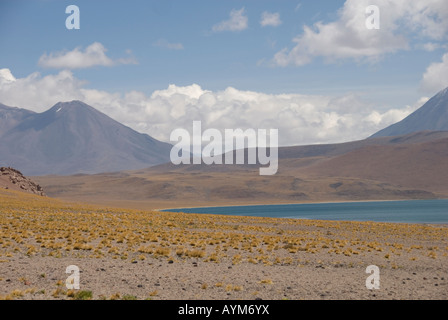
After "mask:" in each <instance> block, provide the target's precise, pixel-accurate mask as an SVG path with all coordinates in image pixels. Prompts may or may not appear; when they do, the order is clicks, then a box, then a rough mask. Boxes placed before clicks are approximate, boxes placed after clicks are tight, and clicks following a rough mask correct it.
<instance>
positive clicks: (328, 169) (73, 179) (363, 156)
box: [0, 88, 448, 209]
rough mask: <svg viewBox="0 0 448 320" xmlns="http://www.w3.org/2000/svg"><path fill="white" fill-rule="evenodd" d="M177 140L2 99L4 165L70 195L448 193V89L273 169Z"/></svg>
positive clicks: (49, 190) (378, 196)
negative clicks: (381, 125) (180, 150)
mask: <svg viewBox="0 0 448 320" xmlns="http://www.w3.org/2000/svg"><path fill="white" fill-rule="evenodd" d="M171 147H172V146H171V145H170V144H167V143H163V142H160V141H157V140H155V139H153V138H151V137H150V136H148V135H146V134H140V133H138V132H136V131H134V130H132V129H130V128H128V127H126V126H124V125H122V124H120V123H118V122H116V121H115V120H113V119H111V118H109V117H108V116H106V115H104V114H102V113H101V112H99V111H97V110H95V109H94V108H92V107H90V106H88V105H86V104H84V103H82V102H80V101H72V102H66V103H58V104H56V105H55V106H53V107H52V108H51V109H49V110H48V111H46V112H43V113H34V112H32V111H28V110H25V109H20V108H11V107H7V106H4V105H0V165H2V166H12V167H16V168H17V169H19V170H21V171H22V172H24V173H25V174H27V175H35V176H36V177H34V179H35V180H36V181H37V182H38V183H39V184H40V185H41V186H42V187H43V188H44V190H45V192H46V194H48V195H49V196H53V197H58V198H62V199H66V200H77V201H85V202H90V203H95V204H107V205H115V206H120V207H136V208H145V209H147V208H162V207H164V208H170V207H171V208H172V207H176V206H177V205H180V206H182V207H185V206H204V205H205V206H207V205H228V204H229V201H230V203H232V204H260V203H272V204H273V203H291V202H316V201H348V200H385V199H390V200H392V199H432V198H446V197H448V183H447V181H448V88H447V89H445V90H442V91H441V92H439V93H438V94H437V95H436V96H434V97H433V98H431V99H430V100H428V102H426V103H425V104H424V105H423V106H422V107H421V108H420V109H418V110H417V111H415V112H414V113H412V114H410V115H409V116H408V117H406V118H405V119H403V120H402V121H400V122H398V123H397V124H394V125H392V126H390V127H388V128H385V129H383V130H381V131H379V132H378V133H376V134H374V135H372V136H371V137H369V138H367V139H364V140H359V141H352V142H346V143H339V144H324V145H309V146H291V147H280V148H279V150H278V155H279V170H278V172H277V174H276V175H274V176H269V177H266V176H260V175H259V173H258V167H259V165H205V164H201V165H179V166H175V165H173V164H171V163H170V161H169V153H170V150H171ZM246 154H247V150H246ZM79 173H85V174H82V175H80V174H79ZM92 173H95V174H94V175H92ZM50 174H51V176H50ZM123 190H126V192H123Z"/></svg>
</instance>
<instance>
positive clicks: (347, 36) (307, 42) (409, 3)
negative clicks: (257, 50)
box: [273, 0, 448, 66]
mask: <svg viewBox="0 0 448 320" xmlns="http://www.w3.org/2000/svg"><path fill="white" fill-rule="evenodd" d="M369 5H376V6H378V8H379V9H380V21H381V24H380V25H381V27H380V29H379V30H376V29H373V30H370V29H368V28H366V19H367V17H368V16H369V14H366V8H367V7H368V6H369ZM447 31H448V3H447V2H446V1H445V0H375V1H371V0H347V1H346V2H345V3H344V6H343V7H342V8H341V9H340V10H339V12H338V19H337V20H336V21H333V22H329V23H322V22H317V23H316V24H314V25H313V26H307V25H305V26H304V27H303V33H302V34H301V35H299V36H297V37H295V38H294V39H293V42H294V43H295V45H294V47H293V48H292V49H289V48H284V49H282V50H281V51H279V52H277V53H276V54H275V56H274V59H273V60H274V63H275V64H277V65H280V66H286V65H296V66H302V65H304V64H307V63H310V62H311V61H312V60H313V59H314V58H315V57H323V58H324V59H326V60H327V61H329V62H332V61H335V60H340V59H355V60H365V61H376V60H377V59H380V58H381V57H382V56H383V55H385V54H388V53H394V52H397V51H399V50H407V49H409V46H410V44H409V38H410V37H414V38H416V39H422V38H423V39H429V40H433V41H444V40H446V38H447ZM434 45H435V43H433V44H432V46H434Z"/></svg>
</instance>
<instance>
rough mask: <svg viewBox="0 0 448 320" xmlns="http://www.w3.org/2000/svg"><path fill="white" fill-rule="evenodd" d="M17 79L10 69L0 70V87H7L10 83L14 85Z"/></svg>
mask: <svg viewBox="0 0 448 320" xmlns="http://www.w3.org/2000/svg"><path fill="white" fill-rule="evenodd" d="M14 81H16V78H15V77H14V76H13V75H12V73H11V70H9V69H0V85H5V84H8V83H13V82H14Z"/></svg>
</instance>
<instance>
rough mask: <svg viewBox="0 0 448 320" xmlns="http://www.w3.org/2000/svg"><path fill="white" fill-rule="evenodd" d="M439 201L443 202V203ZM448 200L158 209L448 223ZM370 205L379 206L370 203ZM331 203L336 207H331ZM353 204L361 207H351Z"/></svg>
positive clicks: (342, 219) (387, 221)
mask: <svg viewBox="0 0 448 320" xmlns="http://www.w3.org/2000/svg"><path fill="white" fill-rule="evenodd" d="M438 201H443V202H442V205H441V204H440V203H439V202H438ZM447 201H448V199H431V200H427V199H425V200H367V201H325V202H318V203H310V202H308V203H290V204H262V205H231V206H203V207H190V208H188V207H187V208H170V209H163V210H157V211H161V212H184V213H198V214H211V215H229V216H250V217H271V218H282V219H299V220H332V221H372V222H385V223H412V224H422V225H431V224H432V225H447V224H448V217H447V214H448V211H447V210H445V208H448V203H447V204H446V207H445V203H444V202H447ZM388 203H393V205H390V206H389V205H388ZM360 204H366V206H364V205H362V206H359V205H360ZM368 204H378V205H375V206H368ZM328 205H335V206H334V207H329V206H328ZM344 205H345V207H344ZM351 205H353V206H355V205H358V206H355V207H351ZM341 206H342V207H341ZM268 207H269V208H268ZM272 208H274V209H272ZM196 209H197V210H196ZM277 209H278V210H277Z"/></svg>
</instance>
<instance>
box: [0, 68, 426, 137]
mask: <svg viewBox="0 0 448 320" xmlns="http://www.w3.org/2000/svg"><path fill="white" fill-rule="evenodd" d="M6 70H7V69H6ZM11 76H12V74H11ZM11 76H10V72H9V70H7V71H5V69H3V70H0V97H1V101H0V102H1V103H3V104H6V105H10V106H18V107H23V108H27V109H31V110H34V111H37V112H42V111H45V110H47V109H48V108H50V107H51V106H53V105H54V104H56V103H57V102H59V101H70V100H74V99H76V100H81V101H84V102H86V103H87V104H89V105H91V106H93V107H94V108H96V109H98V110H100V111H102V112H104V113H105V114H107V115H109V116H110V117H112V118H113V119H115V120H117V121H120V122H122V123H124V124H125V125H128V126H129V127H131V128H133V129H135V130H137V131H139V132H144V133H147V134H149V135H151V136H153V137H154V138H157V139H160V140H163V141H168V142H169V137H170V134H171V132H172V131H173V130H174V129H177V128H184V129H187V130H188V131H190V132H191V130H192V123H193V121H195V120H200V121H202V128H203V130H205V129H207V128H216V129H218V130H222V131H223V130H224V129H237V128H241V129H248V128H253V129H278V130H279V143H280V145H300V144H312V143H330V142H343V141H350V140H354V139H363V138H366V137H368V136H370V135H371V134H373V133H374V132H376V131H378V130H379V129H382V128H384V127H386V126H388V125H390V124H392V123H395V122H397V121H399V120H401V119H403V118H404V117H405V116H407V115H408V114H409V113H411V112H412V111H414V110H415V109H416V106H406V107H404V108H401V109H392V110H388V111H380V110H377V109H375V108H374V107H373V105H372V104H371V103H368V102H366V101H364V100H363V99H362V97H361V96H359V95H357V94H346V95H341V96H319V95H300V94H266V93H262V92H254V91H242V90H238V89H236V88H232V87H229V88H227V89H225V90H220V91H210V90H206V89H203V88H202V87H201V86H199V85H197V84H192V85H190V86H183V87H181V86H176V85H174V84H171V85H169V86H168V88H166V89H163V90H157V91H154V92H153V93H152V94H151V95H146V94H145V93H142V92H139V91H130V92H126V93H117V92H108V91H102V90H95V89H87V88H85V82H84V81H81V80H79V79H77V78H76V77H74V76H73V74H72V73H71V72H70V71H61V72H59V73H57V74H53V75H47V76H44V77H42V76H41V75H40V74H39V73H33V74H31V75H29V76H28V77H25V78H18V79H15V78H14V79H15V80H14V81H9V82H6V81H4V78H7V79H11ZM12 77H13V76H12ZM419 106H420V105H419Z"/></svg>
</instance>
